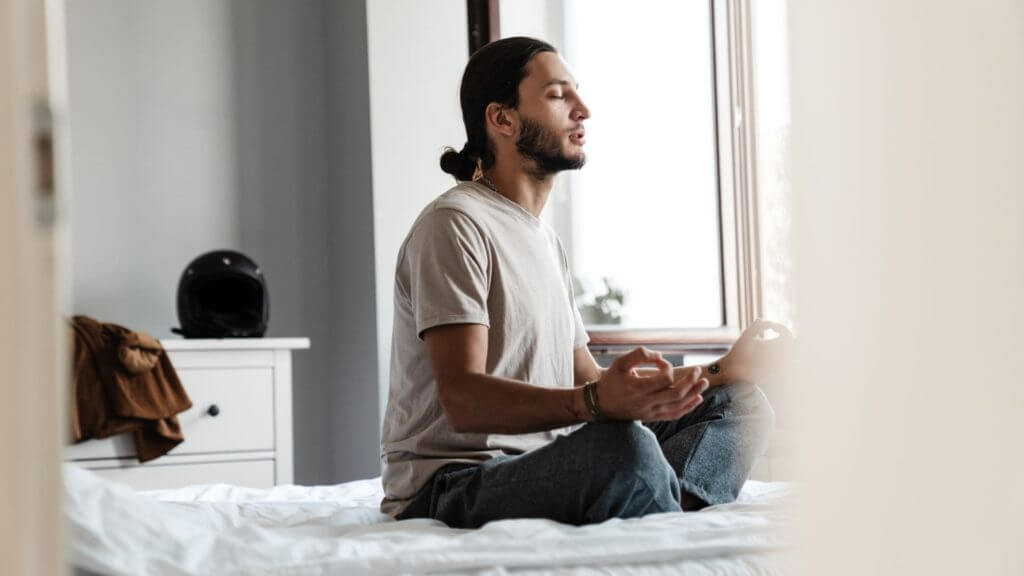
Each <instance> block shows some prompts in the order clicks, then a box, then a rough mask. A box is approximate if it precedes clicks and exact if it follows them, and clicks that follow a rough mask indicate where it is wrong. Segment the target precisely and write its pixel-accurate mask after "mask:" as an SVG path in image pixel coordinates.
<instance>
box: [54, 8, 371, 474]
mask: <svg viewBox="0 0 1024 576" xmlns="http://www.w3.org/2000/svg"><path fill="white" fill-rule="evenodd" d="M67 28H68V50H69V76H70V77H69V83H70V99H71V104H70V108H71V110H70V113H71V133H72V135H71V137H72V169H73V178H72V194H71V197H72V200H71V213H72V217H71V228H72V232H71V234H72V254H71V259H72V306H73V311H74V312H75V313H81V314H89V315H92V316H95V317H97V318H99V319H102V320H107V321H115V322H119V323H122V324H125V325H127V326H130V327H132V328H136V329H140V330H146V331H148V332H151V333H153V334H154V335H157V336H160V337H166V336H169V335H170V333H169V328H170V327H171V326H173V325H176V313H175V309H174V298H175V292H176V288H177V282H178V276H179V274H180V273H181V270H182V268H183V267H184V266H185V264H186V263H187V262H188V261H189V260H190V259H191V258H193V257H195V256H196V255H198V254H199V253H201V252H203V251H206V250H210V249H214V248H221V247H226V248H235V249H239V250H241V251H243V252H245V253H247V254H249V255H250V256H252V257H253V258H254V259H255V260H256V261H257V262H259V263H260V265H261V267H262V268H263V269H264V271H265V274H266V277H267V281H268V284H269V292H270V299H271V322H270V330H269V332H268V336H308V337H310V338H311V340H312V349H311V350H309V351H303V352H297V353H296V355H295V362H294V370H295V378H294V403H295V413H294V416H295V467H296V469H295V477H296V481H297V482H300V483H307V484H311V483H328V482H338V481H343V480H349V479H354V478H359V477H366V476H370V475H375V474H376V473H378V471H379V463H378V457H377V454H378V449H379V441H378V430H379V425H378V417H377V412H378V410H379V406H378V396H377V392H378V382H377V353H376V346H375V343H376V339H377V325H376V315H375V308H374V302H375V288H374V280H373V279H374V259H373V253H374V237H373V205H372V190H371V172H370V157H369V150H370V127H369V120H368V115H369V96H368V69H367V42H366V9H365V5H364V3H363V2H330V1H326V2H325V1H323V0H298V1H287V2H286V1H282V0H186V1H176V2H162V1H157V0H146V1H138V0H90V1H89V2H84V1H83V0H70V1H69V2H68V11H67Z"/></svg>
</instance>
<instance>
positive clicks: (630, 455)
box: [588, 422, 679, 517]
mask: <svg viewBox="0 0 1024 576" xmlns="http://www.w3.org/2000/svg"><path fill="white" fill-rule="evenodd" d="M588 427H593V429H592V430H590V432H592V433H594V434H595V436H596V438H595V443H596V446H597V448H596V450H597V453H598V454H599V456H598V462H599V465H600V466H601V468H603V471H604V472H605V477H606V481H607V483H608V485H609V490H611V491H621V492H623V497H624V498H626V499H631V500H632V501H633V504H634V505H633V506H632V510H631V511H630V512H628V513H626V514H624V515H622V514H619V515H618V516H620V517H626V516H639V515H643V514H650V513H654V512H673V511H675V512H678V511H679V478H678V477H677V476H676V473H675V471H674V470H673V469H672V467H671V466H670V465H669V463H668V461H667V460H666V459H665V455H664V453H663V452H662V450H661V446H660V444H659V443H658V439H657V437H656V436H655V435H654V433H653V432H651V431H650V430H649V429H647V428H646V427H645V426H642V425H641V424H639V423H637V422H601V423H597V424H588ZM636 490H640V491H644V492H646V500H645V499H644V498H643V496H644V495H643V494H635V493H633V492H635V491H636Z"/></svg>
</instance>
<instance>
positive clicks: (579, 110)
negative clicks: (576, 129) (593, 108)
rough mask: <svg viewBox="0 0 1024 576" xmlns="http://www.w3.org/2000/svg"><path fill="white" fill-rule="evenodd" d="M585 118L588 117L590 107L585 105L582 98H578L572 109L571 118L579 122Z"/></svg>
mask: <svg viewBox="0 0 1024 576" xmlns="http://www.w3.org/2000/svg"><path fill="white" fill-rule="evenodd" d="M587 118H590V108H587V105H586V104H584V103H583V99H582V98H579V99H577V100H576V107H575V108H574V109H573V111H572V119H573V120H575V121H576V122H579V121H581V120H586V119H587Z"/></svg>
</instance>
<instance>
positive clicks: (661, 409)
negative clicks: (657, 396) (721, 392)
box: [650, 394, 704, 420]
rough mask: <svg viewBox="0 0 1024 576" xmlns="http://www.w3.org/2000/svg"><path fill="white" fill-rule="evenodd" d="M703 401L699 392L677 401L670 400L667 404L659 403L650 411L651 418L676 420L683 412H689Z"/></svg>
mask: <svg viewBox="0 0 1024 576" xmlns="http://www.w3.org/2000/svg"><path fill="white" fill-rule="evenodd" d="M703 401H704V397H703V396H701V395H700V394H697V395H696V396H693V397H691V398H688V399H686V400H682V401H679V402H672V403H669V404H661V405H659V406H657V407H656V408H655V409H654V410H652V412H651V417H650V419H651V420H677V419H679V418H680V417H681V416H683V415H684V414H687V413H689V412H691V411H692V410H693V409H694V408H696V407H697V406H699V405H700V403H701V402H703Z"/></svg>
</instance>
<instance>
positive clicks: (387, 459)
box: [381, 182, 588, 516]
mask: <svg viewBox="0 0 1024 576" xmlns="http://www.w3.org/2000/svg"><path fill="white" fill-rule="evenodd" d="M444 324H483V325H484V326H488V327H489V329H488V331H487V373H488V374H490V375H492V376H498V377H502V378H510V379H515V380H521V381H524V382H527V383H529V384H532V385H534V386H543V387H547V388H571V387H572V386H573V350H574V349H575V348H579V347H581V346H585V345H586V344H587V341H588V338H587V333H586V331H585V330H584V327H583V321H582V320H581V319H580V315H579V312H578V311H577V310H576V304H575V300H574V298H573V294H572V281H571V276H570V273H569V267H568V263H567V262H566V258H565V251H564V250H563V249H562V245H561V242H560V241H559V240H558V236H557V235H556V234H555V232H554V230H552V229H551V227H550V226H548V225H546V224H544V223H543V222H541V221H540V220H538V219H537V218H536V217H534V216H533V215H532V214H530V213H529V212H527V211H526V210H525V209H523V208H522V207H521V206H519V205H518V204H516V203H515V202H513V201H511V200H509V199H508V198H506V197H504V196H502V195H500V194H498V193H496V192H494V191H492V190H491V189H490V188H487V187H486V186H483V185H481V184H477V183H472V182H462V183H460V184H458V185H457V186H455V187H454V188H452V189H451V190H449V191H447V192H445V193H444V194H442V195H441V196H439V197H438V198H437V199H436V200H434V201H433V202H431V203H430V204H429V205H428V206H427V207H426V208H425V209H424V210H423V212H422V213H421V214H420V215H419V217H418V218H417V219H416V222H415V223H414V224H413V226H412V230H410V231H409V235H408V236H406V239H405V242H403V243H402V247H401V248H400V249H399V252H398V266H397V269H396V271H395V321H394V333H393V336H392V345H391V386H390V392H389V393H388V404H387V410H386V412H385V415H384V427H383V433H382V437H381V458H382V459H383V461H384V474H383V481H384V492H385V497H384V501H383V502H382V503H381V510H382V511H383V512H385V513H386V514H391V515H392V516H394V515H396V514H398V513H400V512H401V511H402V510H404V509H405V507H406V506H407V505H408V503H409V501H410V500H411V499H412V497H413V496H414V495H415V494H416V492H417V491H418V490H419V489H420V487H422V486H423V484H424V483H425V482H427V480H429V479H430V478H431V476H433V474H434V472H436V471H437V470H438V469H439V468H441V467H442V466H444V465H446V464H450V463H452V462H469V463H474V462H482V461H484V460H487V459H489V458H492V457H494V456H496V455H499V454H502V453H508V454H520V453H522V452H525V451H527V450H531V449H533V448H537V447H540V446H543V445H544V444H547V443H548V442H550V441H551V440H553V439H554V438H555V437H556V436H558V435H560V434H564V433H566V432H568V431H569V429H559V430H551V431H548V432H541V433H534V434H518V435H501V434H460V433H457V432H455V430H454V429H452V427H451V425H450V424H449V423H448V418H447V416H446V415H445V413H444V409H443V408H442V407H441V402H440V400H439V399H438V395H437V388H436V383H435V382H434V375H433V369H432V366H431V364H430V358H429V357H428V355H427V350H426V346H425V345H424V342H423V340H422V335H423V332H424V331H425V330H427V329H428V328H433V327H435V326H440V325H444Z"/></svg>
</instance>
